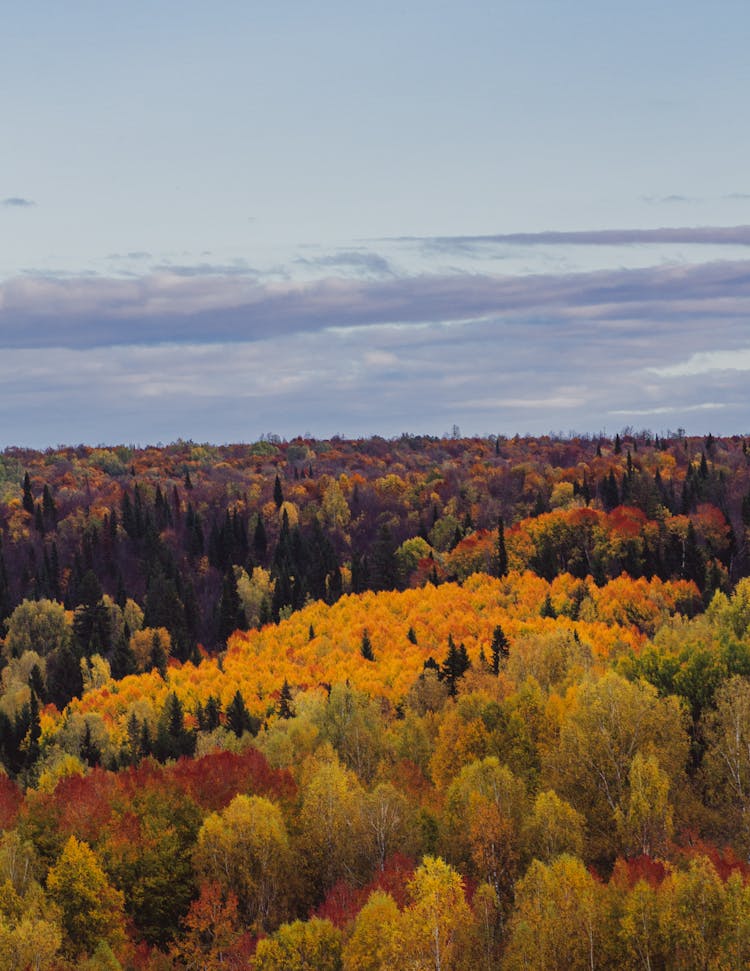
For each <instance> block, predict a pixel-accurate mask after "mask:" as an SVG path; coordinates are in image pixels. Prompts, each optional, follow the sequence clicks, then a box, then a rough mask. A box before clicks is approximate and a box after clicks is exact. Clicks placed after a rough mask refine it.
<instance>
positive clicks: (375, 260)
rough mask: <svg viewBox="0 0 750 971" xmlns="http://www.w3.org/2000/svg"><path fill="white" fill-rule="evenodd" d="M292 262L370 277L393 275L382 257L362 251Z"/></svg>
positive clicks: (386, 261) (299, 259)
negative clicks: (350, 271)
mask: <svg viewBox="0 0 750 971" xmlns="http://www.w3.org/2000/svg"><path fill="white" fill-rule="evenodd" d="M294 262H295V263H296V264H297V265H299V266H306V267H310V268H311V269H321V270H326V269H336V270H353V271H354V272H357V273H365V274H369V275H371V276H394V275H395V271H394V269H393V267H392V265H391V263H390V262H389V261H388V260H387V259H386V258H385V257H384V256H381V255H380V254H379V253H370V252H366V251H362V250H345V251H341V252H338V253H332V254H329V255H326V256H312V257H311V256H300V257H297V259H295V261H294Z"/></svg>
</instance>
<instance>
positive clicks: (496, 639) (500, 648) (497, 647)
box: [492, 624, 510, 676]
mask: <svg viewBox="0 0 750 971" xmlns="http://www.w3.org/2000/svg"><path fill="white" fill-rule="evenodd" d="M509 657H510V645H509V644H508V638H507V637H506V636H505V632H504V631H503V629H502V627H501V626H500V624H498V625H497V627H496V628H495V630H494V631H493V633H492V673H493V674H494V675H495V676H497V675H498V674H499V673H500V666H501V664H504V663H505V661H507V660H508V658H509Z"/></svg>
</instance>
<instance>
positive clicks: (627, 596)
mask: <svg viewBox="0 0 750 971" xmlns="http://www.w3.org/2000/svg"><path fill="white" fill-rule="evenodd" d="M748 447H749V445H748V441H746V440H745V439H743V438H741V437H734V438H719V437H714V436H712V435H708V436H705V437H690V436H687V435H685V434H684V433H683V432H680V433H679V434H675V435H670V436H669V437H659V436H656V435H652V434H650V433H646V432H634V431H632V430H631V429H628V430H626V431H624V432H622V433H621V434H618V435H617V436H615V438H614V439H610V438H606V437H604V436H581V437H570V438H553V437H542V438H529V437H523V438H522V437H518V436H517V437H515V438H508V437H505V436H497V437H495V436H491V437H488V438H461V437H458V435H456V437H453V438H442V439H439V438H432V437H424V436H411V435H403V436H401V437H400V438H398V439H390V440H386V439H383V438H377V437H376V438H369V439H363V440H350V439H343V438H334V439H331V440H328V441H318V440H313V439H307V438H305V439H303V438H298V439H294V440H292V441H282V440H280V439H278V438H277V437H276V436H273V435H269V436H265V437H264V438H263V439H261V440H260V441H258V442H255V443H253V444H242V445H228V446H221V447H217V446H211V445H208V444H196V443H194V442H185V441H178V442H175V443H173V444H171V445H167V446H165V447H158V448H157V447H154V448H135V447H126V446H117V447H111V448H105V447H97V448H92V447H87V446H79V447H70V448H58V449H49V450H47V451H45V452H39V451H31V450H24V449H6V450H5V451H4V452H2V453H0V638H1V640H0V646H1V647H2V650H1V653H0V679H1V680H0V765H1V768H0V967H2V968H3V969H6V968H7V969H8V971H15V969H17V971H25V969H27V968H34V969H50V971H70V969H74V968H75V969H79V968H83V969H86V971H98V969H132V971H186V969H196V971H197V969H201V971H212V969H234V971H240V969H256V971H282V969H284V971H295V969H299V971H304V969H311V971H317V969H322V971H327V969H331V971H387V969H396V968H419V969H441V971H447V969H456V971H474V969H487V971H489V969H495V968H502V969H507V971H515V969H522V968H523V969H540V971H541V969H558V968H559V969H561V971H562V969H578V968H581V969H584V968H587V969H592V968H603V969H604V968H613V969H614V968H617V969H620V968H624V969H627V968H632V969H637V968H654V969H657V968H664V969H672V968H674V969H678V968H679V969H692V968H695V969H699V968H700V969H704V968H714V967H715V968H722V969H724V968H732V969H734V968H737V969H740V968H745V967H747V966H748V964H749V963H750V864H748V862H747V861H748V859H750V543H749V541H750V455H749V454H748Z"/></svg>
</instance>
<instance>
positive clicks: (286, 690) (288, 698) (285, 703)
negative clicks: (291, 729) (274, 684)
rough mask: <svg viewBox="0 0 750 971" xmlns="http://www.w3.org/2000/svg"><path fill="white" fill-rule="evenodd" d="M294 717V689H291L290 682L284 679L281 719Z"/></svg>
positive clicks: (280, 707)
mask: <svg viewBox="0 0 750 971" xmlns="http://www.w3.org/2000/svg"><path fill="white" fill-rule="evenodd" d="M293 715H294V708H293V705H292V689H291V688H290V687H289V682H288V681H287V680H286V679H284V683H283V685H282V686H281V694H280V695H279V718H291V717H292V716H293Z"/></svg>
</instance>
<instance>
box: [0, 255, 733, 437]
mask: <svg viewBox="0 0 750 971" xmlns="http://www.w3.org/2000/svg"><path fill="white" fill-rule="evenodd" d="M344 252H348V251H344ZM357 252H358V251H357ZM339 255H341V254H339ZM180 269H181V268H180V267H174V266H171V267H168V268H165V269H162V270H160V271H159V272H151V273H147V274H144V275H141V276H137V277H135V276H133V277H125V278H123V277H88V278H86V277H78V278H75V277H60V276H50V275H46V276H44V275H26V276H21V277H17V278H14V279H12V280H9V281H6V282H5V283H1V284H0V349H2V353H0V407H2V409H3V412H4V413H6V414H13V415H14V416H19V418H18V420H17V421H15V422H14V424H13V427H12V429H9V427H8V425H7V424H6V427H5V434H6V435H9V434H12V435H13V436H14V439H15V441H13V442H10V441H8V442H6V443H5V444H31V445H34V444H36V445H45V444H54V443H57V442H60V441H66V440H67V441H70V440H71V439H72V440H74V441H76V442H78V441H94V442H97V441H142V442H146V441H158V440H162V441H170V440H174V439H175V438H177V437H180V436H181V437H183V438H191V437H192V438H197V439H199V440H214V441H231V440H252V439H254V438H257V437H258V435H259V434H260V433H261V432H267V431H274V432H276V433H278V434H282V435H286V436H288V437H291V436H293V435H294V434H297V433H299V432H300V431H301V430H305V429H311V430H312V432H313V433H314V434H315V435H318V436H324V435H331V434H335V433H344V434H346V435H348V436H357V435H361V434H374V433H379V434H384V435H390V434H400V433H401V432H403V431H410V432H415V433H418V432H429V433H431V434H440V433H441V432H442V431H444V430H445V429H446V428H450V427H451V426H452V425H453V424H454V423H455V424H459V425H460V426H461V427H462V428H464V430H466V431H471V432H479V433H484V432H489V431H495V432H498V431H502V432H503V433H509V434H513V433H515V432H519V433H520V434H523V433H525V432H529V433H533V434H541V433H546V432H548V431H550V430H555V431H557V430H569V429H578V430H584V431H585V430H589V431H598V430H600V429H601V427H602V422H603V421H607V420H608V421H611V422H617V425H616V426H615V427H618V428H619V427H621V425H624V424H635V425H638V426H641V425H643V423H644V422H645V423H651V422H653V423H658V422H659V421H660V420H661V418H660V416H668V417H669V421H670V424H672V425H682V426H684V427H690V428H691V430H694V431H695V433H696V434H700V433H705V432H707V431H709V430H713V431H714V432H718V431H721V432H724V433H727V434H731V433H739V432H746V431H748V429H747V407H746V402H747V391H746V386H747V371H748V370H750V349H749V347H748V330H747V320H748V317H750V259H748V260H734V261H723V262H722V261H715V262H707V263H693V264H679V265H674V264H672V265H667V264H665V265H656V266H649V267H641V268H638V269H607V270H598V271H596V272H586V273H580V272H579V273H561V272H556V273H546V274H542V273H539V274H535V275H531V274H527V275H523V276H511V275H490V274H486V273H481V274H480V273H468V272H465V271H456V272H453V273H448V272H443V273H432V274H427V273H421V274H414V275H411V276H409V275H402V276H395V275H394V276H386V277H362V276H359V275H357V276H354V277H352V276H347V275H343V274H342V275H339V276H333V275H328V274H326V275H325V276H324V278H320V279H313V280H307V281H304V282H300V281H292V280H274V281H269V280H268V279H261V278H259V277H255V276H253V275H252V273H251V272H220V270H219V269H217V267H215V266H214V267H211V266H210V265H208V264H207V265H206V267H205V272H204V267H203V265H202V264H197V265H196V266H194V267H189V270H190V272H188V273H181V272H179V271H180ZM196 269H197V270H198V272H194V271H195V270H196ZM229 269H230V271H231V270H232V269H233V265H230V267H229ZM323 269H326V267H325V266H324V267H323ZM664 420H666V418H665V419H664ZM719 426H720V427H719ZM656 430H659V428H658V427H657V429H656Z"/></svg>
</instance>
